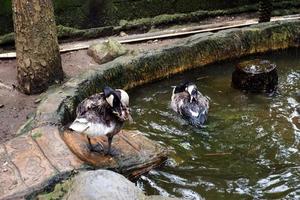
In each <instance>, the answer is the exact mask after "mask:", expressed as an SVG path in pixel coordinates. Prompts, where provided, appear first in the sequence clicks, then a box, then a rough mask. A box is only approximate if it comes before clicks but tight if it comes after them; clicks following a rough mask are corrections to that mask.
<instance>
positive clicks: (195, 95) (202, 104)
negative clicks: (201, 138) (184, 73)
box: [171, 82, 209, 127]
mask: <svg viewBox="0 0 300 200" xmlns="http://www.w3.org/2000/svg"><path fill="white" fill-rule="evenodd" d="M171 107H172V109H173V110H174V111H175V112H177V113H179V114H180V115H181V116H182V117H183V118H184V119H185V120H187V121H188V122H189V123H190V124H192V125H194V126H197V127H203V125H204V123H205V122H206V120H207V115H208V109H209V100H208V98H207V97H206V96H203V95H202V94H201V92H199V91H198V89H197V86H196V85H195V84H193V83H190V82H186V83H183V84H180V85H178V86H175V87H174V89H173V93H172V98H171Z"/></svg>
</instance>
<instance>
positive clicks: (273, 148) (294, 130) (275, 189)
mask: <svg viewBox="0 0 300 200" xmlns="http://www.w3.org/2000/svg"><path fill="white" fill-rule="evenodd" d="M253 58H264V59H269V60H271V61H272V62H274V63H276V64H277V66H278V74H279V94H278V95H276V96H273V97H270V96H267V95H263V94H245V93H242V92H240V91H238V90H235V89H233V88H231V86H230V85H231V73H232V71H233V67H234V65H235V64H236V63H238V62H239V61H241V60H246V59H253ZM184 80H191V81H193V82H195V83H196V84H197V85H198V88H199V89H200V91H201V92H202V93H204V94H206V95H208V96H209V97H210V98H211V102H210V103H211V108H210V113H209V121H208V123H207V126H206V127H205V128H204V129H196V128H194V127H192V126H190V125H188V124H187V123H186V122H185V121H183V120H182V119H181V118H180V117H178V116H177V115H176V114H175V113H174V112H173V111H172V110H171V109H170V107H169V103H170V97H171V90H172V89H171V86H172V85H176V84H178V83H180V82H182V81H184ZM299 86H300V51H299V50H297V49H292V50H286V51H280V52H273V53H270V54H264V55H256V56H251V57H248V58H242V59H240V60H236V61H227V62H223V63H220V64H215V65H213V66H208V67H205V68H202V69H196V70H193V71H189V72H186V73H183V74H179V75H176V76H173V77H170V78H169V79H165V80H162V81H159V82H156V83H153V84H147V85H145V86H143V87H139V88H136V89H134V90H132V91H130V96H131V106H132V110H133V118H134V120H135V123H134V124H133V125H130V126H128V127H126V128H129V129H138V130H140V131H142V132H144V133H146V134H147V135H148V137H150V138H151V139H153V140H156V141H159V142H160V143H161V144H163V145H165V146H168V148H169V149H170V150H171V155H170V159H169V160H168V163H167V165H166V166H164V167H162V168H160V169H156V170H152V171H151V172H150V173H149V174H148V175H147V176H143V177H141V178H140V180H139V181H138V186H139V187H140V188H142V189H143V190H145V191H146V193H148V194H161V195H164V196H177V197H184V198H186V199H201V198H205V199H253V198H257V199H261V198H263V199H266V198H267V199H278V198H287V199H290V198H293V199H297V198H300V167H299V166H300V159H299V147H300V117H299V113H297V111H296V106H297V105H298V104H299V102H300V97H299V96H298V97H297V95H296V92H297V90H298V88H299Z"/></svg>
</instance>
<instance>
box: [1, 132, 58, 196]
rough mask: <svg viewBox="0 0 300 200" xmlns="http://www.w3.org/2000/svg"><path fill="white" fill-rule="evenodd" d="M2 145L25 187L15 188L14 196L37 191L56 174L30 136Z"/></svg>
mask: <svg viewBox="0 0 300 200" xmlns="http://www.w3.org/2000/svg"><path fill="white" fill-rule="evenodd" d="M4 145H5V147H6V151H7V155H8V157H9V159H10V160H11V162H12V163H13V164H14V165H15V166H16V168H17V170H18V172H19V173H20V176H21V179H22V181H23V182H24V183H25V185H26V187H27V188H24V187H23V185H18V187H16V188H15V191H16V195H17V194H26V193H30V192H32V191H33V190H39V189H41V188H42V187H44V186H45V185H46V184H47V182H48V181H49V179H50V178H52V177H54V176H55V175H57V174H58V171H57V170H56V169H55V168H54V167H53V166H52V165H51V163H50V162H49V161H48V159H47V158H46V157H45V156H44V154H43V152H42V151H41V150H40V148H39V147H38V145H37V144H36V143H35V142H34V141H33V140H32V138H31V136H30V135H24V136H19V137H16V138H14V139H12V140H10V141H8V142H7V143H5V144H4ZM1 179H2V177H1ZM5 187H7V186H5ZM1 195H2V194H1ZM4 195H6V194H4ZM17 196H18V195H17ZM2 197H3V196H2ZM0 198H1V196H0Z"/></svg>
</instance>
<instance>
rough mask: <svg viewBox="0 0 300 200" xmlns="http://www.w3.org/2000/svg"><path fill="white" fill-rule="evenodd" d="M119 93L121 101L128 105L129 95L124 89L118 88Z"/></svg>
mask: <svg viewBox="0 0 300 200" xmlns="http://www.w3.org/2000/svg"><path fill="white" fill-rule="evenodd" d="M118 90H119V91H120V93H121V102H122V104H123V105H125V106H129V96H128V94H127V92H125V91H124V90H121V89H118Z"/></svg>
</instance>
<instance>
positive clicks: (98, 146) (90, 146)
mask: <svg viewBox="0 0 300 200" xmlns="http://www.w3.org/2000/svg"><path fill="white" fill-rule="evenodd" d="M87 138H88V149H89V150H90V151H91V152H97V153H103V152H104V147H103V145H102V144H101V143H100V142H97V144H96V145H93V144H92V143H91V139H90V137H87Z"/></svg>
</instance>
